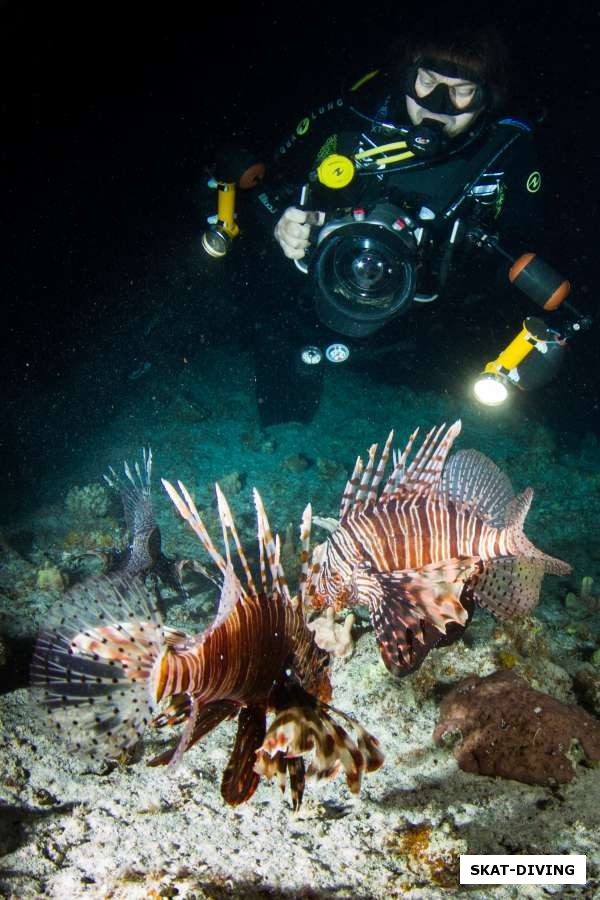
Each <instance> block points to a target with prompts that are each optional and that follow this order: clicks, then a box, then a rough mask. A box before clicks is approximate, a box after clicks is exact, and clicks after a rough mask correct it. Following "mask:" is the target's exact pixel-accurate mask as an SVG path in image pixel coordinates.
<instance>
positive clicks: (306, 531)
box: [292, 503, 312, 612]
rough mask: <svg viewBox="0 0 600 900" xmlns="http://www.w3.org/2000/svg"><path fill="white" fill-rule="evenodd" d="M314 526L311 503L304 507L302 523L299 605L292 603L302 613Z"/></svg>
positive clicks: (295, 601)
mask: <svg viewBox="0 0 600 900" xmlns="http://www.w3.org/2000/svg"><path fill="white" fill-rule="evenodd" d="M311 525H312V506H311V505H310V503H307V505H306V506H305V507H304V512H303V513H302V522H301V523H300V566H301V568H300V583H299V586H298V597H299V601H300V602H299V603H298V602H297V600H296V599H294V600H293V601H292V602H293V604H294V606H295V607H296V608H299V610H300V612H302V611H303V610H304V604H305V601H306V597H305V592H306V588H307V583H308V566H309V558H310V532H311Z"/></svg>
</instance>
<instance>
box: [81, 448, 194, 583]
mask: <svg viewBox="0 0 600 900" xmlns="http://www.w3.org/2000/svg"><path fill="white" fill-rule="evenodd" d="M123 472H124V477H123V475H120V474H118V473H117V472H115V470H114V469H113V467H112V466H109V474H108V475H104V476H103V477H104V480H105V481H106V483H107V484H108V485H109V487H111V488H113V489H114V490H116V491H118V492H119V494H120V496H121V502H122V504H123V513H124V515H125V524H126V525H127V529H128V532H129V536H130V543H129V545H128V546H127V548H126V549H125V550H124V551H121V550H117V549H115V548H111V549H109V550H102V551H95V553H96V555H97V556H100V557H101V559H102V561H103V562H104V564H105V568H106V571H108V572H113V571H114V572H120V573H121V574H122V575H124V576H126V577H127V576H131V577H135V576H136V575H142V576H146V575H148V574H151V575H152V576H154V578H155V579H156V578H157V577H158V578H160V580H161V581H162V582H164V584H166V585H167V586H168V587H171V588H172V589H173V590H174V591H176V592H177V593H178V594H179V595H180V596H182V597H183V598H184V599H188V597H187V592H186V590H185V588H184V586H183V583H182V580H181V566H182V565H183V564H185V562H186V561H185V560H183V561H179V560H175V559H171V558H170V557H168V556H165V554H164V553H163V551H162V546H161V544H162V538H161V533H160V528H159V526H158V523H157V521H156V515H155V513H154V504H153V502H152V450H150V448H148V449H142V465H141V466H140V464H139V463H138V462H137V461H136V463H135V464H134V466H133V469H132V468H131V467H130V466H129V464H128V463H127V462H124V463H123Z"/></svg>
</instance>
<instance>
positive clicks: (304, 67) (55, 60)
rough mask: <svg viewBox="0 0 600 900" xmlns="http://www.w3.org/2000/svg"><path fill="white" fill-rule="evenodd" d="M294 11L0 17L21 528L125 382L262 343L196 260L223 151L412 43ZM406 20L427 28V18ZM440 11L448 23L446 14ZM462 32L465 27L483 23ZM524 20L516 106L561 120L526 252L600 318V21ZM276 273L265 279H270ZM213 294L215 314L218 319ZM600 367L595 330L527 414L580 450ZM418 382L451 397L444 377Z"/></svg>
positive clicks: (390, 13)
mask: <svg viewBox="0 0 600 900" xmlns="http://www.w3.org/2000/svg"><path fill="white" fill-rule="evenodd" d="M414 8H418V5H417V4H415V5H414V7H413V9H414ZM421 8H422V4H421ZM278 9H279V7H277V8H275V9H274V5H273V4H267V3H258V4H255V5H254V6H253V7H244V8H242V9H239V10H238V9H235V8H233V9H229V10H228V12H227V15H226V16H225V14H223V13H221V11H220V10H219V9H213V10H211V9H210V8H208V9H204V10H203V11H202V15H199V13H198V11H197V10H198V7H197V5H194V4H174V5H172V6H171V7H170V8H169V10H168V11H167V9H166V7H165V8H158V10H157V11H156V12H149V11H148V8H144V7H142V6H140V7H137V6H136V5H135V4H134V5H127V6H126V7H123V6H122V7H121V8H118V7H116V6H111V5H110V4H104V5H101V6H100V5H99V6H96V7H94V8H93V9H90V8H89V7H87V6H84V5H81V6H79V7H77V6H75V5H71V4H61V3H58V4H54V5H52V6H49V5H46V4H40V3H29V2H22V3H10V2H8V3H4V5H2V6H0V17H1V26H2V30H1V33H0V42H1V47H0V49H1V54H0V56H1V62H0V65H1V73H0V74H1V76H2V79H1V80H2V90H1V100H2V107H1V109H2V120H3V121H2V132H3V142H2V176H1V178H2V206H1V211H0V215H1V218H2V234H3V238H2V243H3V256H4V261H3V274H2V285H1V303H2V327H1V329H0V331H1V335H0V339H1V343H2V360H3V377H2V394H3V410H4V411H3V428H2V431H1V435H0V451H1V454H2V458H1V460H0V462H1V463H2V471H3V483H4V486H5V493H4V498H3V504H2V506H3V513H8V514H11V513H12V512H13V511H15V510H17V509H19V508H20V507H21V506H22V505H23V504H24V503H25V504H27V502H30V501H31V499H32V497H33V488H34V482H35V478H34V474H33V473H34V472H35V470H36V467H40V466H41V467H44V469H45V471H46V472H48V471H51V470H52V468H53V467H58V466H63V465H64V464H65V462H67V463H68V459H69V454H70V453H72V452H75V451H74V449H73V448H77V452H81V448H82V447H85V442H86V440H89V441H93V439H94V434H95V432H96V430H97V429H99V428H101V427H102V424H103V422H105V421H106V420H107V419H109V418H110V417H111V416H113V415H114V414H115V412H116V411H117V410H118V409H119V406H120V405H121V404H122V403H125V402H128V401H129V400H130V391H131V390H134V389H136V388H135V384H134V383H132V382H131V381H129V380H128V375H129V374H130V373H131V372H132V371H134V370H135V368H136V367H137V366H138V365H139V364H140V363H142V362H143V361H144V358H145V355H146V352H147V345H148V343H150V344H151V343H152V341H153V340H155V337H158V338H159V339H160V342H161V345H160V346H161V353H162V357H163V363H164V365H165V369H167V370H168V368H169V365H170V363H171V362H173V364H175V361H176V360H178V359H180V358H181V356H182V355H185V354H187V355H188V356H189V355H190V354H193V353H194V352H197V351H198V349H199V342H198V340H197V337H198V335H200V334H201V335H203V340H207V341H209V342H210V343H212V344H215V345H217V346H218V345H223V346H231V347H232V348H233V349H235V345H236V341H237V342H239V343H240V344H242V345H243V344H244V341H245V333H244V331H243V329H240V331H239V333H236V332H235V329H233V333H232V328H231V315H230V312H231V310H230V309H228V307H227V303H228V302H233V303H234V309H235V301H228V300H227V298H225V297H224V294H223V291H221V290H220V285H221V284H223V283H224V279H225V278H226V275H227V273H228V272H231V267H234V266H235V262H231V261H229V260H227V261H226V263H225V266H228V267H230V268H229V269H223V270H222V271H221V272H220V273H216V272H215V270H214V268H213V269H211V268H209V267H208V264H207V262H206V260H202V259H201V258H200V257H199V256H198V254H197V238H198V234H199V231H200V229H201V226H202V216H203V215H204V212H205V211H204V209H202V208H201V199H202V196H203V195H202V191H203V183H204V181H205V168H206V167H207V166H208V165H210V162H211V160H212V154H213V150H214V147H215V146H217V145H218V144H219V143H220V142H221V141H223V140H229V139H234V140H243V141H249V140H251V139H252V138H253V136H255V135H259V136H260V140H261V141H262V142H263V143H269V140H270V139H271V138H272V141H273V143H274V144H275V143H276V142H277V141H279V139H280V138H281V136H284V135H285V134H286V133H287V130H288V128H289V127H290V125H292V124H293V122H294V121H295V119H296V118H298V117H300V116H301V115H302V114H303V113H304V112H305V111H306V110H307V109H308V108H310V107H311V106H314V105H316V104H318V103H319V102H320V101H322V100H323V99H328V98H329V97H330V96H332V95H334V94H335V93H336V90H337V87H338V84H339V82H340V80H342V79H343V76H344V75H345V73H346V72H352V73H355V72H359V73H360V72H361V71H362V70H363V69H364V68H365V67H370V66H371V65H373V64H374V63H375V62H376V60H377V54H378V52H379V51H380V48H381V46H382V42H383V41H384V40H385V39H386V35H388V34H389V33H390V29H391V27H392V25H393V27H394V28H395V29H397V28H398V27H401V17H400V25H398V21H399V19H398V14H397V4H392V3H380V4H378V5H377V9H376V10H373V9H368V10H367V9H365V10H364V11H363V12H360V13H356V14H355V15H354V16H352V15H351V11H350V8H348V9H345V10H342V11H341V12H336V11H333V13H332V16H330V17H329V18H328V15H329V11H328V10H327V9H325V10H324V9H323V7H322V6H317V5H316V4H315V5H314V6H312V5H311V4H308V5H306V4H303V6H302V9H301V10H298V20H297V21H296V22H295V23H294V24H290V23H289V21H287V20H286V17H285V15H284V14H283V13H280V12H278ZM403 9H404V10H405V14H406V15H410V14H411V7H410V5H409V6H408V7H407V6H406V5H405V6H403ZM428 9H429V14H431V15H432V22H434V21H435V15H434V10H435V4H433V5H432V6H430V7H429V8H428ZM124 10H125V11H124ZM462 14H463V15H464V16H465V18H466V19H468V10H465V8H464V7H462ZM519 15H520V18H519V19H518V20H517V19H515V13H514V11H510V12H507V13H504V12H503V11H502V9H501V8H498V10H497V18H498V20H499V22H500V24H501V25H502V26H503V27H504V28H505V29H506V30H508V32H509V34H510V35H511V43H512V45H513V51H514V55H515V58H516V60H517V61H518V62H519V64H520V69H519V72H520V77H519V90H520V91H522V94H523V97H524V98H526V99H527V104H530V105H533V107H534V108H535V109H536V110H537V111H538V112H542V111H543V112H544V115H545V119H544V121H543V123H542V124H541V126H540V129H539V144H540V149H541V153H542V158H543V160H544V167H543V168H544V175H545V184H546V197H547V203H548V217H547V221H546V225H545V227H544V228H543V229H540V233H539V235H536V236H535V240H536V244H537V246H536V247H533V248H526V249H540V252H543V255H545V257H546V258H547V259H549V260H550V261H552V262H553V263H554V264H555V265H556V266H557V267H559V268H561V269H562V270H563V271H564V272H565V274H566V275H568V277H570V278H571V279H572V280H573V282H574V284H575V287H576V291H575V293H574V297H573V299H574V302H576V303H577V304H578V305H581V306H582V307H584V308H585V309H587V310H589V311H590V312H592V313H593V312H594V306H595V304H596V298H597V295H598V285H599V284H600V279H599V275H600V272H599V264H598V254H597V249H596V248H597V232H596V229H597V221H598V196H599V193H598V187H599V185H598V176H597V171H598V143H597V138H596V136H595V132H596V131H597V116H598V112H597V109H596V107H595V96H596V94H597V90H598V87H599V80H600V79H599V76H598V72H597V69H596V65H597V63H596V60H597V57H598V49H599V47H600V41H599V40H598V36H597V35H598V32H599V30H600V29H599V27H598V26H599V16H598V10H597V9H596V8H595V5H594V4H580V5H577V4H570V5H569V8H568V10H567V9H561V10H559V11H550V10H544V11H539V10H537V9H536V8H535V6H534V5H532V8H531V12H528V10H527V6H526V5H525V6H520V13H519ZM263 268H264V263H263V262H260V261H258V262H257V264H256V276H257V279H260V277H261V276H262V277H264V271H263ZM251 270H252V264H251V263H250V271H251ZM224 273H225V274H224ZM205 295H208V296H209V297H210V299H211V302H210V303H209V304H206V303H200V302H199V297H202V296H205ZM207 308H209V309H210V315H207ZM495 312H496V311H494V310H491V311H489V312H488V311H483V313H480V314H477V313H476V312H472V313H469V316H471V315H472V316H474V324H473V326H472V333H473V340H472V347H473V352H472V356H471V355H470V353H469V350H467V351H466V352H465V356H464V358H463V359H462V360H458V361H457V360H456V358H455V357H453V355H452V354H453V350H452V347H453V346H454V345H455V342H454V341H449V342H446V343H445V344H442V343H440V344H439V346H437V347H432V348H431V352H432V353H436V355H437V357H438V358H439V357H441V359H442V362H443V361H444V358H446V362H447V365H448V369H449V370H450V369H452V370H456V368H457V366H458V368H459V369H460V366H461V365H464V367H465V371H467V370H468V368H469V367H470V366H471V367H472V365H473V364H476V361H477V360H478V359H479V360H481V359H487V358H489V355H490V353H493V352H494V351H496V352H497V350H499V349H500V347H499V345H498V339H499V334H498V330H497V331H496V333H495V335H493V336H492V335H490V334H488V333H487V327H486V323H487V321H488V317H492V318H493V316H494V315H495ZM529 312H533V310H529ZM481 316H483V318H482V317H481ZM155 320H156V321H157V322H158V325H157V326H153V325H152V323H153V322H154V321H155ZM498 320H499V321H500V322H503V318H502V315H501V314H499V318H498ZM511 321H512V320H511ZM515 324H516V323H515ZM445 326H446V329H447V331H448V330H449V332H452V331H453V330H454V331H455V333H456V335H457V336H462V335H464V332H465V328H466V327H467V326H468V327H469V328H471V322H470V321H469V320H468V319H467V318H465V319H464V321H461V318H460V316H457V315H456V314H452V315H451V316H450V317H449V319H448V320H447V321H446V322H445ZM511 327H512V325H511V324H509V320H508V319H507V321H506V323H505V324H503V325H502V327H501V328H500V336H502V337H503V336H506V338H507V339H509V338H510V337H511V333H510V329H511ZM148 329H150V331H149V333H148V334H146V331H148ZM153 335H154V336H155V337H153ZM165 335H167V336H168V340H166V341H165V340H164V336H165ZM463 343H464V342H463ZM467 346H469V345H468V344H467ZM597 347H598V339H597V329H596V332H592V333H590V335H589V336H587V337H585V338H583V339H581V340H580V341H579V342H577V343H573V348H572V350H571V352H570V359H569V360H568V364H567V366H566V367H565V370H564V372H563V375H562V377H561V379H560V380H559V381H557V382H556V383H555V384H554V385H553V386H552V388H551V389H549V390H547V391H545V392H544V395H543V399H542V400H540V399H539V398H528V399H527V401H526V402H527V403H529V405H530V407H531V411H532V415H534V416H539V417H540V421H545V422H546V423H549V424H551V425H552V426H553V427H554V428H555V430H556V431H557V434H558V435H559V436H560V438H561V440H563V441H564V442H565V444H569V443H572V444H576V443H577V441H578V440H579V439H580V438H581V436H582V435H583V434H584V433H585V432H586V431H596V432H597V431H598V425H599V420H600V391H599V390H598V385H599V374H598V362H599V359H598V356H599V355H598V349H597ZM421 363H422V368H423V370H426V369H427V360H426V359H425V360H418V359H417V360H416V362H415V365H419V364H421ZM380 375H381V377H382V378H383V379H388V378H389V377H390V373H389V372H381V373H380ZM419 383H420V384H422V385H423V386H425V387H429V388H430V389H435V384H433V383H431V384H428V383H427V378H426V376H425V375H421V378H420V381H419ZM132 385H133V386H132Z"/></svg>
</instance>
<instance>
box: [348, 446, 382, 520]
mask: <svg viewBox="0 0 600 900" xmlns="http://www.w3.org/2000/svg"><path fill="white" fill-rule="evenodd" d="M378 446H379V445H378V444H371V446H370V447H369V461H368V463H367V465H366V467H365V469H364V470H363V473H362V477H361V479H360V484H359V485H358V490H357V491H356V494H355V497H354V501H353V503H352V509H353V510H359V509H362V508H363V506H364V502H363V501H364V499H365V497H366V496H367V494H368V491H369V487H370V483H371V477H372V475H373V469H374V467H375V455H376V453H377V447H378Z"/></svg>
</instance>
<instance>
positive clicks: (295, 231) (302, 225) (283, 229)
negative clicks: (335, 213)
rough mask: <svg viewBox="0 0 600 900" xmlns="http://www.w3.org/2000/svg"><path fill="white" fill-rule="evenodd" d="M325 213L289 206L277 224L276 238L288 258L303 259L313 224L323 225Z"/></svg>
mask: <svg viewBox="0 0 600 900" xmlns="http://www.w3.org/2000/svg"><path fill="white" fill-rule="evenodd" d="M324 221H325V213H323V212H309V211H308V210H306V209H298V208H297V207H295V206H289V207H288V208H287V209H286V211H285V212H284V214H283V215H282V217H281V218H280V220H279V222H278V223H277V225H276V226H275V240H276V241H277V243H278V244H279V246H280V247H281V249H282V250H283V252H284V253H285V255H286V256H287V258H288V259H302V257H303V256H304V254H305V253H306V250H307V247H308V245H309V243H310V227H311V225H322V224H323V222H324Z"/></svg>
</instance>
